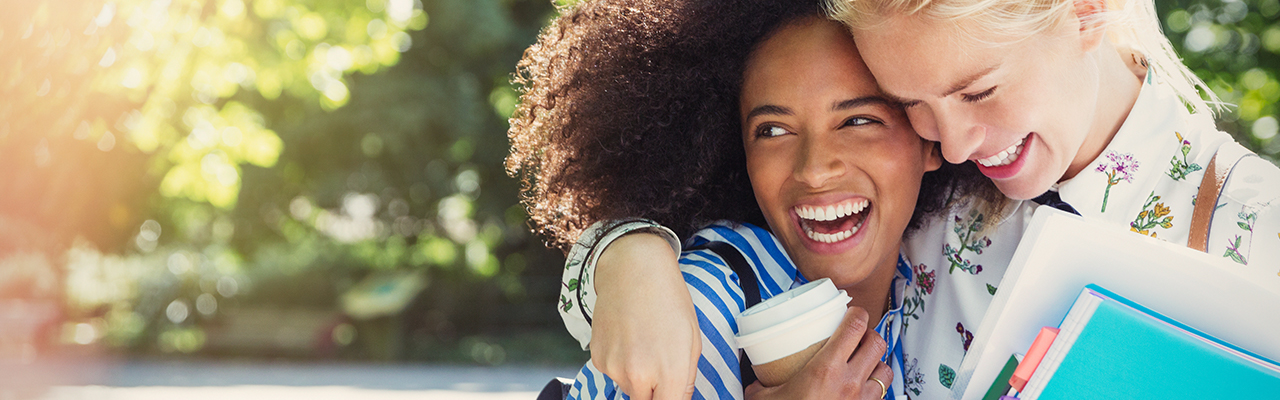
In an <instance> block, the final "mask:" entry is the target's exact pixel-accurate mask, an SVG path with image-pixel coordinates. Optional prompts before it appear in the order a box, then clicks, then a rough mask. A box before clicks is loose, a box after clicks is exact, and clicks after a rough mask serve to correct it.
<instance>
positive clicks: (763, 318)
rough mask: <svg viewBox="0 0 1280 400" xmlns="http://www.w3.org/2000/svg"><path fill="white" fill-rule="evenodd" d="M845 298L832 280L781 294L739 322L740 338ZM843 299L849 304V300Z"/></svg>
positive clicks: (743, 313) (743, 316)
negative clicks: (836, 299)
mask: <svg viewBox="0 0 1280 400" xmlns="http://www.w3.org/2000/svg"><path fill="white" fill-rule="evenodd" d="M842 294H843V291H840V290H836V285H835V284H834V283H831V279H829V278H822V279H819V280H816V281H813V282H809V283H806V284H804V285H801V286H800V287H797V288H794V289H791V290H788V291H785V292H782V293H780V294H778V295H777V296H773V297H771V298H769V299H768V300H765V301H762V302H760V304H756V305H754V306H752V307H751V308H748V309H746V310H745V311H743V312H742V314H740V315H739V316H738V319H737V322H738V335H739V336H743V335H748V334H751V333H753V332H758V331H760V330H763V329H767V328H769V327H771V326H775V325H778V324H781V323H783V322H784V321H787V320H789V319H794V318H797V317H799V316H801V315H804V314H805V313H807V312H809V311H811V310H814V309H816V308H819V307H821V306H822V305H823V304H826V303H828V302H830V301H831V300H832V299H834V298H836V297H837V296H841V295H842ZM843 297H844V298H845V301H846V302H848V299H849V297H848V296H843Z"/></svg>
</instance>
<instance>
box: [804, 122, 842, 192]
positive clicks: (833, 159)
mask: <svg viewBox="0 0 1280 400" xmlns="http://www.w3.org/2000/svg"><path fill="white" fill-rule="evenodd" d="M828 134H830V133H828ZM814 136H815V135H804V139H802V140H803V142H804V144H803V147H802V148H801V151H800V157H798V158H797V160H796V167H795V172H794V174H795V180H796V181H799V182H800V183H803V184H805V185H807V186H809V187H812V188H821V187H823V186H824V185H826V184H827V182H828V181H830V180H831V179H832V178H836V177H839V176H841V175H843V174H844V173H845V169H846V168H847V166H846V165H845V163H844V161H843V160H842V159H841V157H840V153H841V151H842V150H843V149H842V148H841V147H840V146H832V143H836V141H832V140H820V139H819V138H815V137H814Z"/></svg>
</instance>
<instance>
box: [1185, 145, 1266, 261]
mask: <svg viewBox="0 0 1280 400" xmlns="http://www.w3.org/2000/svg"><path fill="white" fill-rule="evenodd" d="M1249 156H1255V157H1256V155H1254V154H1253V153H1252V152H1250V151H1249V150H1248V149H1246V148H1244V146H1241V145H1240V144H1239V143H1236V142H1235V141H1228V142H1227V143H1223V144H1222V147H1219V148H1218V150H1217V151H1216V152H1215V153H1214V154H1213V160H1211V161H1209V167H1208V168H1205V170H1204V178H1201V179H1200V192H1199V193H1197V194H1196V206H1195V210H1194V211H1192V212H1191V233H1190V234H1189V235H1188V236H1187V247H1190V248H1193V249H1196V250H1199V251H1202V252H1205V253H1207V252H1209V225H1210V223H1212V222H1213V214H1214V211H1217V209H1218V198H1219V197H1220V196H1222V189H1223V187H1225V186H1226V184H1227V179H1229V178H1230V177H1231V171H1232V170H1234V169H1235V168H1236V165H1238V164H1240V160H1243V159H1244V158H1245V157H1249Z"/></svg>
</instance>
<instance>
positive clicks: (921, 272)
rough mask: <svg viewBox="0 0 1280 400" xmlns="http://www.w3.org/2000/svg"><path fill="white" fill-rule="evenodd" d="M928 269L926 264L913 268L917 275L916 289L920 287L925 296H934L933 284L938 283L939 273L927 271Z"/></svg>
mask: <svg viewBox="0 0 1280 400" xmlns="http://www.w3.org/2000/svg"><path fill="white" fill-rule="evenodd" d="M925 268H927V267H926V266H925V265H924V264H919V265H916V266H915V267H913V268H912V269H913V270H915V275H916V287H919V288H920V290H921V291H923V292H924V294H933V284H934V282H936V281H937V275H938V274H937V271H932V270H930V271H925Z"/></svg>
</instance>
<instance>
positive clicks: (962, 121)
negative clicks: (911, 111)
mask: <svg viewBox="0 0 1280 400" xmlns="http://www.w3.org/2000/svg"><path fill="white" fill-rule="evenodd" d="M917 108H920V107H919V106H917ZM920 114H927V115H922V116H921V118H920V119H921V120H923V121H922V122H923V123H922V125H925V127H924V129H921V127H916V129H917V131H919V132H921V136H924V137H925V138H926V139H929V140H933V141H937V142H940V143H942V157H943V158H945V159H947V162H950V163H952V164H960V163H963V162H965V161H967V160H969V158H971V157H974V156H975V155H974V152H976V151H978V147H980V146H981V145H982V141H983V140H984V139H985V136H986V130H985V129H983V128H982V126H980V125H978V124H976V123H974V121H973V118H972V117H973V116H972V115H969V114H967V113H964V112H958V111H956V110H951V109H947V108H946V107H945V106H943V107H931V108H930V110H928V111H927V112H921V113H920ZM911 122H912V124H915V122H916V119H915V118H914V116H913V118H912V119H911ZM925 131H928V133H924V132H925ZM926 135H927V136H926ZM929 136H933V137H929Z"/></svg>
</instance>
